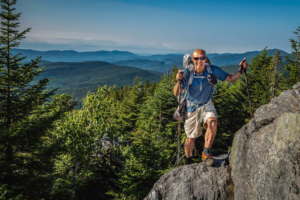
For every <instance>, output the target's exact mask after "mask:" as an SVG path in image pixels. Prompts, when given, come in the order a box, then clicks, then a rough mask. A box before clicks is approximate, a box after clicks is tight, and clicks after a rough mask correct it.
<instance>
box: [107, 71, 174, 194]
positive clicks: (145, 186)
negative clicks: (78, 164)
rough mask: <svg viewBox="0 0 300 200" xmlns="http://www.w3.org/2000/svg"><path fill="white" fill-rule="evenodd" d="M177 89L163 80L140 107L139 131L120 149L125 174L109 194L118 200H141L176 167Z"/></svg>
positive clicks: (118, 179) (121, 174)
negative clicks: (174, 118)
mask: <svg viewBox="0 0 300 200" xmlns="http://www.w3.org/2000/svg"><path fill="white" fill-rule="evenodd" d="M173 87H174V85H173V84H172V83H171V81H170V79H168V78H167V77H166V76H164V77H163V78H162V80H161V82H160V83H158V84H157V87H156V89H155V92H154V95H153V96H151V97H150V98H148V99H147V101H146V102H145V103H144V104H143V105H142V106H141V108H140V112H139V116H138V119H137V122H136V131H133V132H131V134H130V136H129V138H130V141H131V144H130V145H127V146H126V147H120V148H121V152H122V155H119V156H123V158H122V159H124V160H125V165H124V167H123V170H122V171H120V172H119V173H118V174H117V178H116V179H115V181H114V182H115V186H116V187H112V188H111V191H110V192H109V193H108V194H110V195H112V196H114V197H115V199H142V198H143V197H145V196H146V195H147V194H148V192H149V191H150V189H151V188H152V186H153V184H154V183H155V181H157V179H158V178H159V177H160V176H161V175H162V174H164V173H165V172H166V171H167V170H168V169H170V168H171V167H172V164H174V160H173V162H172V158H173V155H174V153H175V152H176V150H177V122H176V121H174V120H173V112H174V111H175V109H176V105H177V102H176V98H175V96H174V94H173Z"/></svg>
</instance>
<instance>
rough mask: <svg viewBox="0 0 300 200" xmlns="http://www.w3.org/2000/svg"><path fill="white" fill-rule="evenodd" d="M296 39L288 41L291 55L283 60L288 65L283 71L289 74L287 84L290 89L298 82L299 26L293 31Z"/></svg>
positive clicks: (299, 74)
mask: <svg viewBox="0 0 300 200" xmlns="http://www.w3.org/2000/svg"><path fill="white" fill-rule="evenodd" d="M294 33H295V34H296V37H297V39H296V40H294V39H290V42H291V46H292V55H290V54H288V55H287V56H286V57H285V59H286V62H288V64H287V65H286V66H285V69H286V70H287V71H288V72H289V77H286V78H287V84H288V85H289V87H292V86H293V85H294V84H296V83H298V82H299V81H300V26H299V27H298V28H297V29H296V31H294Z"/></svg>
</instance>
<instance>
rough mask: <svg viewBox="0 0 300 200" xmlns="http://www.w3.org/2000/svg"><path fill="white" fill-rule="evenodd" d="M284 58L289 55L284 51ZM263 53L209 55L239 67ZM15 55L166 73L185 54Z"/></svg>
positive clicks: (219, 62)
mask: <svg viewBox="0 0 300 200" xmlns="http://www.w3.org/2000/svg"><path fill="white" fill-rule="evenodd" d="M276 50H277V49H270V50H268V52H269V53H268V54H269V55H274V52H275V51H276ZM279 51H280V52H281V56H282V57H283V61H284V56H285V55H287V54H288V53H287V52H285V51H282V50H279ZM261 52H262V51H250V52H246V53H241V54H237V53H221V54H216V53H213V54H207V57H208V58H209V59H210V60H211V61H212V64H214V65H217V66H228V65H238V64H239V63H240V62H241V61H242V60H243V59H244V58H247V61H248V62H249V63H250V62H251V58H252V57H254V56H256V55H258V54H260V53H261ZM12 53H13V54H17V53H21V54H22V56H26V57H27V58H26V61H29V60H31V59H34V58H36V57H37V56H43V57H42V59H43V60H48V61H51V62H83V61H105V62H111V63H114V64H117V65H125V66H133V67H138V68H142V69H149V70H154V71H160V72H166V71H167V69H168V68H170V67H171V68H172V67H173V65H176V66H178V67H179V68H181V67H182V59H183V56H184V54H157V55H150V56H139V55H137V54H133V53H131V52H127V51H95V52H76V51H34V50H25V49H14V50H12ZM151 61H152V62H151Z"/></svg>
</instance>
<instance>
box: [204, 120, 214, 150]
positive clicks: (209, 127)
mask: <svg viewBox="0 0 300 200" xmlns="http://www.w3.org/2000/svg"><path fill="white" fill-rule="evenodd" d="M204 128H205V129H206V132H205V141H204V142H205V145H204V146H205V147H206V148H210V147H211V145H212V143H213V141H214V139H215V137H216V134H217V119H216V118H214V117H210V118H208V119H207V120H206V124H205V126H204Z"/></svg>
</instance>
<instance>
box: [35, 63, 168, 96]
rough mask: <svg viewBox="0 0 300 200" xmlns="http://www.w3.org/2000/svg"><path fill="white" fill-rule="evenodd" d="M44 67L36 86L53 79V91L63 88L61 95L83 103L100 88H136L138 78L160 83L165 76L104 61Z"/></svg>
mask: <svg viewBox="0 0 300 200" xmlns="http://www.w3.org/2000/svg"><path fill="white" fill-rule="evenodd" d="M40 66H46V67H45V68H44V70H43V73H41V74H40V75H39V76H37V77H36V78H35V79H34V82H33V83H35V82H37V81H39V80H41V79H43V78H52V80H51V81H50V83H49V84H48V88H49V89H53V88H58V87H59V88H60V89H59V90H58V93H65V92H67V93H68V94H70V95H73V96H74V99H77V100H79V101H82V99H83V97H85V96H86V94H87V92H88V91H92V92H95V91H97V88H98V86H99V85H100V86H104V85H107V86H113V85H116V86H117V87H121V86H125V85H132V84H133V80H134V78H135V77H143V79H142V80H145V79H148V80H149V81H151V82H158V81H159V80H160V78H161V76H162V75H163V73H160V72H155V71H147V70H143V69H138V68H134V67H127V66H117V65H113V64H110V63H107V62H101V61H87V62H54V63H50V62H47V61H43V62H41V63H40Z"/></svg>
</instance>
